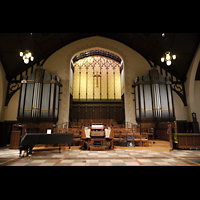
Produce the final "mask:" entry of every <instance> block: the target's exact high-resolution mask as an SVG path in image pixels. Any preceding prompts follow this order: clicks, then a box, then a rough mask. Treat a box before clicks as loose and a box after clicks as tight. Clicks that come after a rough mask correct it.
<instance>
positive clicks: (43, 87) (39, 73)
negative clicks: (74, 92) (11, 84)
mask: <svg viewBox="0 0 200 200" xmlns="http://www.w3.org/2000/svg"><path fill="white" fill-rule="evenodd" d="M59 94H60V79H59V78H58V77H57V76H55V75H49V74H48V73H47V72H46V71H45V70H44V69H43V67H41V66H37V68H36V70H35V72H33V73H32V74H31V75H30V76H26V75H25V76H23V79H22V81H21V92H20V99H19V109H18V121H19V122H24V121H31V122H32V121H35V122H36V121H38V122H39V121H40V122H51V121H53V122H55V123H56V122H57V120H58V111H59Z"/></svg>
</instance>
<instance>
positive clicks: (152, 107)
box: [134, 68, 175, 123]
mask: <svg viewBox="0 0 200 200" xmlns="http://www.w3.org/2000/svg"><path fill="white" fill-rule="evenodd" d="M134 87H135V108H136V109H135V110H136V121H137V122H138V123H148V122H167V121H170V122H172V121H174V120H175V113H174V106H173V96H172V89H171V82H170V78H169V77H168V76H166V77H164V76H163V75H161V74H159V73H158V70H157V69H156V68H152V69H151V70H149V71H148V72H147V74H145V75H144V76H139V77H137V78H136V79H135V81H134Z"/></svg>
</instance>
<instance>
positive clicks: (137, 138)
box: [133, 130, 142, 146]
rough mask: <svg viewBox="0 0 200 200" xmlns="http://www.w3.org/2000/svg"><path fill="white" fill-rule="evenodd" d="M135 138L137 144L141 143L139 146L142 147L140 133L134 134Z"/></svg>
mask: <svg viewBox="0 0 200 200" xmlns="http://www.w3.org/2000/svg"><path fill="white" fill-rule="evenodd" d="M133 137H135V139H134V142H135V144H136V143H139V146H142V141H141V135H140V131H138V130H135V131H134V132H133Z"/></svg>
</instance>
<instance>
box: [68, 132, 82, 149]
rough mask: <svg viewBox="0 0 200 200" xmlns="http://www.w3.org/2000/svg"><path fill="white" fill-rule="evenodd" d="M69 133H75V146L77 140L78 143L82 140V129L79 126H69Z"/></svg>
mask: <svg viewBox="0 0 200 200" xmlns="http://www.w3.org/2000/svg"><path fill="white" fill-rule="evenodd" d="M68 133H73V146H75V143H76V142H78V144H80V142H82V140H81V131H80V129H79V128H68Z"/></svg>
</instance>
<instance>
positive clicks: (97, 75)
mask: <svg viewBox="0 0 200 200" xmlns="http://www.w3.org/2000/svg"><path fill="white" fill-rule="evenodd" d="M96 73H97V74H96V75H94V76H93V77H96V78H97V79H96V80H97V82H96V85H97V87H98V77H101V75H99V74H98V72H96Z"/></svg>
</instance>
